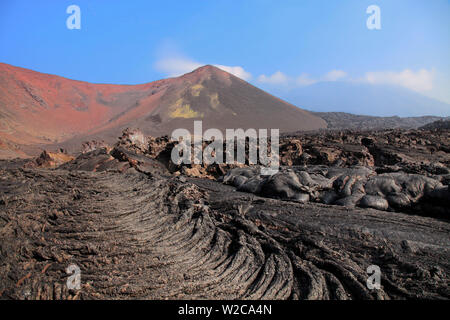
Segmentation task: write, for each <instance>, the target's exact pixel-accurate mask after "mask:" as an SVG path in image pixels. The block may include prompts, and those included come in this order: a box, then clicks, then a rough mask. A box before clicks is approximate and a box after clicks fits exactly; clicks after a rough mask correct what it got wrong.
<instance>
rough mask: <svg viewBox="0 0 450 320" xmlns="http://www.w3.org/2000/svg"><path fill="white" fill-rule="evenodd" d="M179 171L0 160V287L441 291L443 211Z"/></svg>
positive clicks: (16, 295)
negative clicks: (2, 163) (2, 166)
mask: <svg viewBox="0 0 450 320" xmlns="http://www.w3.org/2000/svg"><path fill="white" fill-rule="evenodd" d="M184 179H185V178H164V177H159V176H154V177H148V176H146V175H144V174H141V173H137V172H135V171H134V169H130V170H128V171H127V172H125V173H123V174H119V173H113V172H78V171H74V172H68V171H65V170H38V169H30V170H23V169H8V170H3V171H2V170H0V297H1V298H2V299H11V298H12V299H99V298H112V299H194V298H212V299H222V298H227V299H389V298H444V299H448V298H450V289H449V280H450V277H449V271H450V263H449V261H450V259H449V258H450V252H449V249H450V242H449V235H450V225H449V224H448V222H445V221H440V220H436V219H432V218H426V217H417V216H410V215H405V214H400V213H392V212H383V211H377V210H373V209H365V210H362V209H346V208H344V207H337V206H327V205H321V204H300V203H295V202H290V201H281V200H276V199H265V198H260V197H258V196H255V195H252V194H248V193H240V192H236V191H234V188H232V187H230V186H226V185H222V184H220V183H217V182H214V181H209V180H202V179H190V180H188V181H185V180H184ZM71 264H75V265H77V266H78V267H79V268H80V269H81V289H80V290H68V289H67V286H66V280H67V278H68V276H69V275H68V274H67V273H66V272H65V269H66V268H67V266H69V265H71ZM373 264H375V265H378V266H379V267H380V269H381V272H382V275H381V289H380V290H369V289H368V288H367V286H366V280H367V278H368V276H369V275H368V274H367V273H366V268H367V267H368V266H369V265H373Z"/></svg>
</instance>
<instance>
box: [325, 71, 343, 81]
mask: <svg viewBox="0 0 450 320" xmlns="http://www.w3.org/2000/svg"><path fill="white" fill-rule="evenodd" d="M345 77H347V72H345V71H342V70H331V71H330V72H328V73H327V74H326V75H325V76H324V77H323V80H324V81H338V80H339V79H342V78H345Z"/></svg>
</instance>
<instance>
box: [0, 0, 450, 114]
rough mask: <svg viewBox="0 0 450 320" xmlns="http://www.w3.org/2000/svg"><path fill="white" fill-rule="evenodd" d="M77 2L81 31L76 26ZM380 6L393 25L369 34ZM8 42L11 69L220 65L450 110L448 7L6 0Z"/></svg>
mask: <svg viewBox="0 0 450 320" xmlns="http://www.w3.org/2000/svg"><path fill="white" fill-rule="evenodd" d="M73 4H74V5H78V6H79V7H80V9H81V29H80V30H69V29H68V28H67V27H66V20H67V18H68V17H69V14H67V13H66V8H67V7H68V6H69V5H73ZM372 4H376V5H378V6H379V7H380V9H381V30H369V29H368V28H367V27H366V20H367V18H368V17H369V14H367V13H366V8H367V7H368V6H369V5H372ZM0 46H1V49H0V62H4V63H9V64H12V65H15V66H20V67H24V68H30V69H33V70H37V71H40V72H45V73H51V74H57V75H60V76H64V77H67V78H71V79H76V80H83V81H89V82H94V83H120V84H137V83H145V82H150V81H153V80H158V79H161V78H165V77H167V76H175V75H179V74H182V73H185V72H188V71H190V70H192V69H193V68H196V67H197V66H200V65H203V64H214V65H218V66H220V67H222V68H223V69H225V70H227V71H230V72H232V73H234V74H236V75H238V76H240V77H241V78H243V79H245V80H247V81H249V82H251V83H252V84H254V85H256V86H258V87H261V88H263V89H265V90H267V91H269V92H270V91H271V89H274V90H275V89H276V91H279V90H280V88H285V89H286V90H295V88H298V87H305V86H308V85H312V84H315V83H319V82H326V81H331V82H332V81H349V82H361V83H366V84H373V85H377V84H382V85H395V86H401V87H404V88H407V89H410V90H413V91H416V92H419V93H421V94H424V95H426V96H429V97H433V98H436V99H439V100H441V101H444V102H447V103H450V59H449V57H450V2H449V1H448V0H433V1H424V0H422V1H419V0H408V1H405V0H395V1H392V0H390V1H381V0H371V1H365V0H326V1H325V0H316V1H300V0H295V1H289V0H283V1H266V0H252V1H250V0H247V1H245V0H244V1H237V0H224V1H221V0H214V1H206V0H192V1H179V0H178V1H165V2H161V1H148V0H147V1H119V0H118V1H106V0H87V1H81V0H72V1H52V0H44V1H39V2H38V1H26V0H14V1H9V0H3V1H1V2H0ZM343 111H345V110H343Z"/></svg>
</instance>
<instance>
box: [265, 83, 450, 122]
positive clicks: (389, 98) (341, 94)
mask: <svg viewBox="0 0 450 320" xmlns="http://www.w3.org/2000/svg"><path fill="white" fill-rule="evenodd" d="M263 88H265V89H268V88H266V87H263ZM270 92H272V93H274V94H276V95H277V96H278V97H281V98H283V99H284V100H286V101H288V102H290V103H292V104H294V105H296V106H299V107H301V108H304V109H307V110H314V111H317V112H346V113H351V114H365V115H369V116H378V117H391V116H399V117H421V116H438V117H448V116H450V104H448V103H445V102H442V101H439V100H436V99H433V98H430V97H428V96H425V95H423V94H420V93H418V92H415V91H412V90H409V89H406V88H403V87H399V86H391V85H374V84H367V83H360V82H350V81H335V82H319V83H315V84H312V85H308V86H304V87H298V88H293V89H282V88H273V89H272V88H271V90H270Z"/></svg>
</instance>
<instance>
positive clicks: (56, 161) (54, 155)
mask: <svg viewBox="0 0 450 320" xmlns="http://www.w3.org/2000/svg"><path fill="white" fill-rule="evenodd" d="M74 158H75V157H73V156H71V155H68V154H67V153H66V152H64V150H60V152H49V151H47V150H44V151H42V153H41V154H40V155H39V157H37V158H36V159H34V160H33V161H30V162H28V163H26V164H25V165H24V166H25V167H26V168H56V167H58V166H60V165H62V164H64V163H66V162H69V161H71V160H73V159H74Z"/></svg>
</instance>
